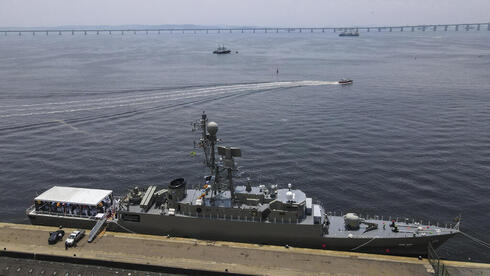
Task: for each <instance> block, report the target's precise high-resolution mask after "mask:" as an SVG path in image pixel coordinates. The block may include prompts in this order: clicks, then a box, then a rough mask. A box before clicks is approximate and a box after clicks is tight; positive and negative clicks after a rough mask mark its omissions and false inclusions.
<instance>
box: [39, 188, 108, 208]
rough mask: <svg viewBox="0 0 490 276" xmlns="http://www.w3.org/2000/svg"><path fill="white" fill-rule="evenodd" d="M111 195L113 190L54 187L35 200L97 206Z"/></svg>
mask: <svg viewBox="0 0 490 276" xmlns="http://www.w3.org/2000/svg"><path fill="white" fill-rule="evenodd" d="M110 194H112V191H111V190H100V189H86V188H74V187H61V186H54V187H52V188H51V189H49V190H47V191H45V192H44V193H42V194H40V195H39V196H37V197H36V198H35V199H34V200H41V201H50V202H62V203H70V204H80V205H97V204H99V202H101V201H102V200H103V199H104V198H105V197H106V196H108V195H110Z"/></svg>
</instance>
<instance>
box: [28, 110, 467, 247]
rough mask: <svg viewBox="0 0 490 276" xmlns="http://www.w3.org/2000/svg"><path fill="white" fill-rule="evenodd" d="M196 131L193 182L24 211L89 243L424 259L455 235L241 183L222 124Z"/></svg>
mask: <svg viewBox="0 0 490 276" xmlns="http://www.w3.org/2000/svg"><path fill="white" fill-rule="evenodd" d="M193 128H194V130H197V131H199V134H198V135H199V140H198V142H196V141H195V145H196V147H199V148H201V149H202V152H203V159H204V164H205V165H206V167H207V168H208V169H209V174H208V175H204V176H203V178H202V182H201V183H192V185H189V184H188V183H187V181H186V180H185V179H184V178H178V179H174V180H171V181H170V182H169V183H168V185H166V187H158V186H150V187H148V188H146V189H139V188H138V187H134V188H131V189H130V190H129V192H128V193H127V194H126V195H123V196H115V195H113V192H112V191H111V190H101V189H87V188H74V187H61V186H55V187H52V188H50V189H49V190H47V191H45V192H43V193H42V194H40V195H38V196H37V197H36V198H34V204H33V205H32V206H31V207H29V208H28V209H27V210H26V215H27V216H28V218H29V220H30V221H31V223H32V224H36V225H50V226H64V227H73V228H86V229H90V228H92V230H91V232H90V236H89V239H88V240H89V242H90V241H91V240H93V239H94V238H95V236H96V234H97V233H98V232H99V231H100V230H101V229H102V228H104V227H105V228H106V230H109V231H121V232H131V233H143V234H154V235H168V236H179V237H187V238H196V239H204V240H219V241H233V242H245V243H255V244H270V245H280V246H286V247H291V246H292V247H304V248H318V249H329V250H344V251H356V252H367V253H377V254H393V255H405V256H425V255H427V247H428V245H429V243H430V244H432V246H433V247H434V248H437V247H439V246H440V245H441V244H442V243H444V242H445V241H446V240H448V239H449V238H451V237H452V236H454V235H456V234H458V233H459V232H460V231H459V221H458V222H457V223H456V224H455V225H454V226H452V225H450V226H447V225H446V226H444V227H442V226H439V225H430V223H429V224H422V223H420V222H415V221H414V220H412V221H408V220H407V219H405V220H398V218H397V219H393V220H391V218H390V219H388V220H386V219H383V217H381V218H380V217H378V216H371V217H369V216H364V217H362V216H360V215H358V214H356V213H353V212H349V213H346V214H345V215H342V214H335V213H333V214H332V213H331V212H329V211H327V210H326V209H325V207H324V206H322V205H321V204H316V201H315V202H314V201H313V198H312V197H309V196H308V195H307V194H306V193H305V192H303V191H301V190H300V189H298V188H297V187H296V185H292V184H291V183H289V184H287V185H284V186H283V187H279V185H277V184H272V185H263V184H260V185H253V183H252V181H251V180H250V179H246V180H244V179H238V178H237V179H236V178H235V177H234V172H235V171H236V170H237V166H236V163H235V158H239V157H241V155H242V151H241V150H240V148H237V147H228V146H221V145H218V143H219V142H220V140H219V139H218V138H217V132H218V125H217V124H216V123H215V122H210V121H208V117H207V115H206V114H205V113H203V114H202V116H201V118H200V120H198V121H196V122H194V123H193Z"/></svg>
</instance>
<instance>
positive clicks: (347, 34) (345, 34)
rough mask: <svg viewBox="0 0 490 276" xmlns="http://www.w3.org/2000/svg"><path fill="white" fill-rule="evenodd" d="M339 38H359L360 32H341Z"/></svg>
mask: <svg viewBox="0 0 490 276" xmlns="http://www.w3.org/2000/svg"><path fill="white" fill-rule="evenodd" d="M339 36H359V32H358V31H355V32H353V31H350V32H348V31H344V32H341V33H340V34H339Z"/></svg>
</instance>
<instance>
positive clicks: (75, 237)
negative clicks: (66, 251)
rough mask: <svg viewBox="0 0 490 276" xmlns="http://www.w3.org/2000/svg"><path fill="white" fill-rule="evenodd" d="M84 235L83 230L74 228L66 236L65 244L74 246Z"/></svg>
mask: <svg viewBox="0 0 490 276" xmlns="http://www.w3.org/2000/svg"><path fill="white" fill-rule="evenodd" d="M84 235H85V230H75V231H73V232H72V233H71V234H70V236H68V238H66V241H65V246H66V247H72V246H76V245H77V242H78V241H79V240H81V239H82V238H83V236H84Z"/></svg>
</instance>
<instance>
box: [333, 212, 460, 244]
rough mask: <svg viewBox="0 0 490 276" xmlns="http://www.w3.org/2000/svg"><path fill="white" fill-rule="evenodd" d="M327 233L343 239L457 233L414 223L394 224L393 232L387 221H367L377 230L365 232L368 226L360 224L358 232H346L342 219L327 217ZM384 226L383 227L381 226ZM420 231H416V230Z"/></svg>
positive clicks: (454, 230)
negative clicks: (349, 236) (328, 223)
mask: <svg viewBox="0 0 490 276" xmlns="http://www.w3.org/2000/svg"><path fill="white" fill-rule="evenodd" d="M328 219H329V221H330V226H329V233H328V235H325V236H326V237H338V238H345V237H347V236H348V235H349V234H351V235H352V236H351V237H352V238H370V239H372V238H409V237H424V236H426V237H430V236H438V235H448V234H453V233H456V232H459V231H458V230H456V229H452V228H445V227H439V226H436V225H422V224H417V223H415V222H412V223H410V222H396V226H397V227H398V232H393V231H392V230H391V227H390V222H389V221H383V220H379V219H368V220H366V221H367V222H371V223H376V224H377V225H378V228H377V229H373V230H370V231H367V232H365V231H366V229H367V228H368V226H367V225H366V224H361V225H360V227H359V230H346V229H345V226H344V219H343V217H340V216H329V217H328ZM383 225H384V226H383ZM419 227H420V228H421V229H418V228H419Z"/></svg>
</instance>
